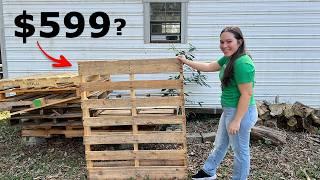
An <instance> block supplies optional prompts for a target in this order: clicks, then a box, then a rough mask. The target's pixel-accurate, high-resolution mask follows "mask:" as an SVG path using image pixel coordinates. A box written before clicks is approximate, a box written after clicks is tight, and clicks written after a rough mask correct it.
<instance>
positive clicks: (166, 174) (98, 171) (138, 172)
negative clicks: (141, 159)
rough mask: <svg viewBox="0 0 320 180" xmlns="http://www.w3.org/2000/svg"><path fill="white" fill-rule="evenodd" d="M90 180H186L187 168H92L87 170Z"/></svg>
mask: <svg viewBox="0 0 320 180" xmlns="http://www.w3.org/2000/svg"><path fill="white" fill-rule="evenodd" d="M88 171H89V178H90V179H106V178H109V179H128V178H130V177H132V178H150V179H161V178H170V179H175V178H178V179H186V174H187V168H186V167H180V166H168V167H125V169H124V167H94V168H88Z"/></svg>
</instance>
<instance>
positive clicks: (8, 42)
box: [2, 0, 320, 107]
mask: <svg viewBox="0 0 320 180" xmlns="http://www.w3.org/2000/svg"><path fill="white" fill-rule="evenodd" d="M2 5H3V17H4V27H5V38H4V40H3V41H4V43H5V47H6V57H5V59H6V61H7V71H8V75H9V77H15V76H21V75H24V74H28V73H39V72H51V71H76V70H77V65H76V61H78V60H100V59H128V58H130V59H132V58H134V59H136V58H156V57H172V56H173V55H174V54H173V52H170V51H169V50H168V48H169V47H170V44H144V37H143V32H144V25H143V16H144V14H143V1H142V0H118V1H114V0H109V1H108V0H104V1H103V0H90V1H88V0H86V1H83V0H68V1H64V0H55V1H49V0H32V1H31V0H2ZM23 10H27V13H29V14H32V15H34V22H33V24H34V25H36V32H35V35H34V36H33V37H31V38H28V39H27V44H22V39H21V38H17V37H15V36H14V31H15V30H18V29H19V28H17V27H16V26H15V25H14V18H15V17H16V16H17V15H19V14H21V13H22V11H23ZM48 11H58V12H60V17H59V18H50V19H52V20H53V19H58V20H57V21H58V22H59V24H60V26H61V29H60V33H59V35H58V37H55V38H50V39H45V38H40V37H39V31H40V30H43V28H40V16H39V15H40V12H48ZM70 11H78V12H81V13H82V14H83V15H84V16H85V19H86V28H85V30H84V33H83V34H82V35H81V36H80V37H77V38H74V39H67V38H66V37H65V32H66V29H65V28H64V25H63V17H64V15H65V14H66V13H68V12H70ZM96 11H104V12H107V13H108V15H109V16H110V19H114V18H123V19H125V20H126V22H127V25H126V27H125V28H123V29H122V32H123V35H122V36H116V26H115V25H114V24H112V26H111V28H110V31H109V33H108V34H107V35H106V36H105V37H103V38H98V39H93V38H91V37H90V32H91V31H93V30H92V29H91V27H90V26H89V24H88V19H89V16H90V15H91V14H92V13H93V12H96ZM187 14H188V27H187V28H188V30H187V34H188V42H189V43H192V44H193V45H194V46H196V47H197V49H198V51H197V52H196V57H197V58H198V59H199V60H200V61H209V60H212V59H216V58H218V57H220V56H222V54H221V52H220V51H219V49H218V47H219V33H220V31H221V30H222V28H223V27H224V26H226V25H238V26H240V28H241V29H242V31H243V33H244V35H245V37H246V40H247V47H248V50H249V51H250V53H251V54H252V56H253V58H254V61H255V65H256V69H257V73H256V76H257V78H256V89H255V94H256V98H257V99H259V100H264V99H265V100H269V101H273V100H274V99H275V96H279V97H280V98H279V99H280V102H290V103H293V102H295V101H301V102H303V103H305V104H308V105H311V106H314V107H320V1H319V0H315V1H310V0H287V1H285V0H277V1H275V0H274V1H272V0H271V1H265V0H247V1H240V0H216V1H213V0H190V1H189V3H188V13H187ZM111 22H112V21H111ZM70 32H72V30H70ZM37 40H38V41H39V42H40V43H41V45H42V47H43V48H44V49H45V50H46V51H48V52H49V53H50V54H51V55H52V56H54V57H59V56H60V55H61V54H63V55H64V56H65V57H67V58H68V59H69V60H70V61H71V62H72V63H73V67H72V68H70V69H55V68H52V67H51V62H49V60H47V59H46V58H45V57H44V56H43V55H42V54H41V52H40V51H39V50H38V49H37V48H36V41H37ZM177 47H180V48H185V47H187V44H180V45H177ZM207 75H208V76H209V80H208V81H209V84H210V85H211V88H204V87H203V88H202V87H199V86H196V85H194V84H190V85H188V86H187V88H186V90H187V91H188V92H190V93H189V94H190V97H189V99H191V100H195V101H203V102H204V104H203V105H204V107H219V104H220V102H219V96H220V82H219V81H218V78H217V76H218V75H217V73H207ZM189 106H190V107H194V106H193V105H189Z"/></svg>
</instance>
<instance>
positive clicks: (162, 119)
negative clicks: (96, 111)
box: [83, 115, 184, 127]
mask: <svg viewBox="0 0 320 180" xmlns="http://www.w3.org/2000/svg"><path fill="white" fill-rule="evenodd" d="M83 120H84V122H83V125H84V126H91V127H99V126H122V125H132V124H133V123H135V124H137V125H156V124H182V123H183V120H184V117H183V116H180V115H179V116H152V115H148V116H104V117H86V118H83Z"/></svg>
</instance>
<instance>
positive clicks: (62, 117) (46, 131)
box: [0, 73, 97, 137]
mask: <svg viewBox="0 0 320 180" xmlns="http://www.w3.org/2000/svg"><path fill="white" fill-rule="evenodd" d="M96 95H97V94H92V95H91V97H92V98H94V97H95V96H96ZM0 97H1V98H0V111H10V114H11V118H10V119H9V122H10V124H11V125H12V126H21V128H22V131H21V135H22V136H34V137H51V136H52V135H64V136H65V137H82V135H83V125H82V111H81V102H80V99H81V98H80V94H79V76H78V73H50V74H38V75H31V76H24V77H22V78H13V79H3V80H0Z"/></svg>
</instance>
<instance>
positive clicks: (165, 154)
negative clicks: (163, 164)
mask: <svg viewBox="0 0 320 180" xmlns="http://www.w3.org/2000/svg"><path fill="white" fill-rule="evenodd" d="M185 156H186V151H185V150H139V151H132V150H126V151H89V152H86V157H87V159H89V160H132V159H163V160H182V159H185Z"/></svg>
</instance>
